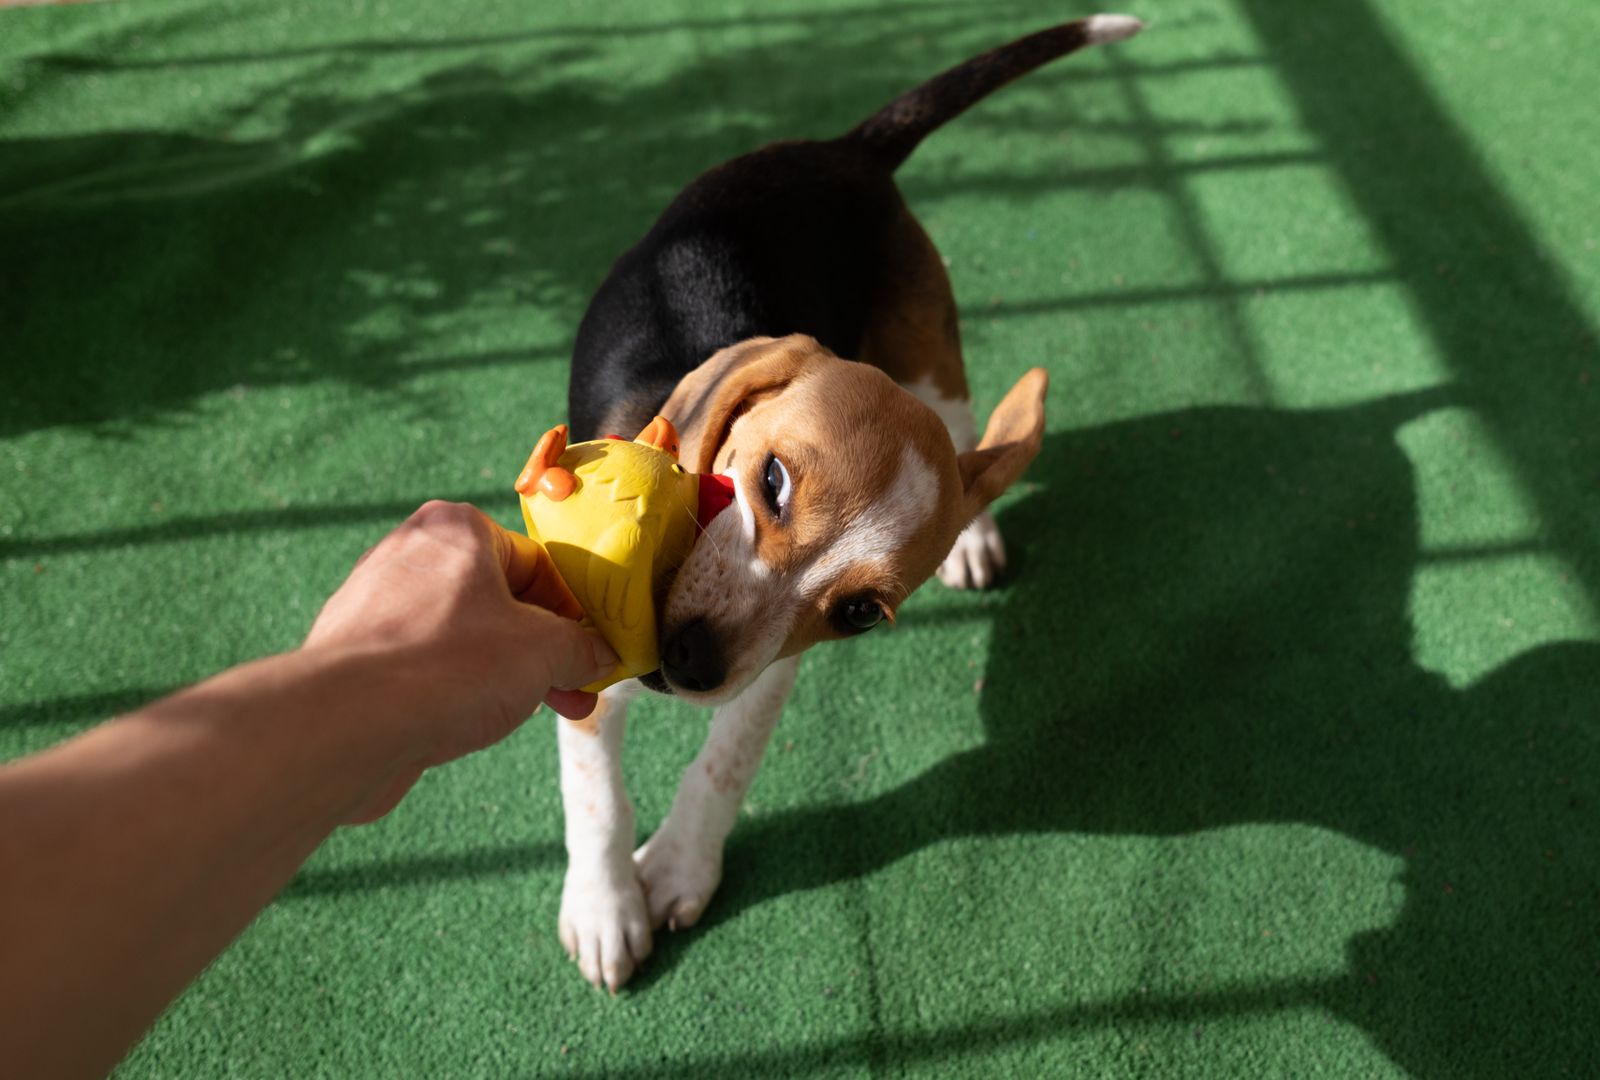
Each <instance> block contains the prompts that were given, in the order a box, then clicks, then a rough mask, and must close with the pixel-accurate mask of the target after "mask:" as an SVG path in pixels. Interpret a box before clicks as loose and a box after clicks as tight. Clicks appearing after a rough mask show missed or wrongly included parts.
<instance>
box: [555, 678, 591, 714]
mask: <svg viewBox="0 0 1600 1080" xmlns="http://www.w3.org/2000/svg"><path fill="white" fill-rule="evenodd" d="M598 677H599V676H596V678H598ZM599 700H600V695H599V694H587V693H584V692H583V691H582V690H551V691H550V692H549V693H548V694H546V695H545V696H544V703H545V704H546V705H548V706H550V707H551V708H552V709H554V710H555V711H556V712H558V713H560V714H561V715H562V716H564V717H566V718H567V719H568V720H582V719H583V718H584V717H586V716H588V715H589V714H590V713H592V712H594V706H595V702H597V701H599Z"/></svg>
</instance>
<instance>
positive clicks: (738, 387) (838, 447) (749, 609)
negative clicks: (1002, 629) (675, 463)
mask: <svg viewBox="0 0 1600 1080" xmlns="http://www.w3.org/2000/svg"><path fill="white" fill-rule="evenodd" d="M1046 384H1047V378H1046V375H1045V373H1044V372H1043V371H1042V370H1039V369H1034V370H1033V371H1030V372H1029V373H1028V374H1027V375H1025V376H1023V378H1022V379H1021V381H1019V382H1018V383H1017V385H1016V386H1015V387H1013V388H1012V390H1011V391H1010V393H1008V394H1007V395H1006V397H1005V400H1004V401H1002V402H1001V403H1000V405H999V407H998V408H996V409H995V412H994V415H993V416H992V417H991V418H990V421H989V425H988V429H987V431H986V432H985V435H984V438H983V441H982V442H981V443H980V444H979V446H978V449H976V450H974V451H972V452H971V453H965V454H957V453H956V450H955V447H954V446H953V445H952V444H951V441H950V436H949V434H948V432H947V431H946V429H945V427H944V424H943V423H942V422H941V421H940V419H939V418H938V416H937V415H935V414H934V412H933V410H931V409H929V408H928V407H927V406H926V405H924V404H922V402H920V401H918V400H917V399H916V398H915V397H913V396H912V395H911V394H909V393H908V392H906V391H905V390H903V389H901V388H900V387H899V386H897V385H896V384H895V383H894V382H893V381H892V380H891V379H890V378H889V377H888V376H887V375H885V374H884V373H883V372H881V371H879V370H878V369H876V368H873V367H870V366H868V365H866V364H858V363H852V362H850V361H846V360H841V359H839V358H838V357H837V356H835V355H833V353H831V352H829V351H828V350H827V349H825V348H823V347H822V346H821V345H819V344H818V343H817V342H816V341H815V340H814V339H812V338H809V337H805V336H802V335H793V336H790V337H786V338H781V339H773V338H752V339H750V340H748V341H744V342H740V343H739V344H737V345H734V346H731V347H729V348H726V349H723V350H722V351H721V352H719V353H717V354H716V355H715V356H713V357H712V358H711V359H709V360H707V361H706V362H705V363H704V364H702V365H700V367H698V368H696V369H695V370H694V371H693V372H691V373H690V374H689V375H688V376H686V377H685V378H684V380H683V381H682V382H681V383H679V384H678V387H677V389H676V390H675V391H674V392H673V394H672V396H671V398H670V399H669V400H668V401H667V404H666V405H665V406H664V407H663V408H662V410H661V411H662V415H664V416H666V417H667V419H669V420H671V421H672V422H673V423H674V424H675V425H677V427H678V430H679V432H680V434H681V435H682V444H683V462H684V464H685V466H687V467H688V468H690V469H692V470H695V471H698V472H717V473H723V474H725V475H727V476H729V477H731V478H732V480H733V482H734V490H735V497H734V503H733V505H732V506H731V507H729V509H728V510H726V511H724V512H723V513H722V514H720V515H718V516H717V517H716V518H715V519H713V520H712V522H711V524H710V526H709V527H708V528H707V530H706V533H705V535H704V536H702V537H701V538H700V540H699V542H698V543H696V545H695V547H694V549H693V551H692V552H691V553H690V555H689V558H688V560H687V561H686V562H685V563H684V564H683V566H682V568H681V569H680V570H679V571H678V575H677V578H676V579H675V580H674V582H673V584H672V587H671V590H670V591H669V593H668V596H667V600H666V604H665V607H664V611H663V618H662V628H661V642H662V645H661V655H662V667H661V673H660V674H659V675H657V676H650V677H647V678H646V680H645V684H646V685H647V686H649V687H650V688H652V689H655V690H671V691H673V692H675V693H678V694H681V695H683V696H684V697H686V698H688V699H689V700H691V701H695V702H697V703H700V704H716V703H718V702H721V701H725V700H727V699H729V698H731V697H733V696H734V695H735V694H737V693H738V692H739V691H740V690H742V689H743V688H744V687H746V686H748V685H749V683H750V682H751V680H753V679H754V678H755V677H756V676H757V675H758V674H760V672H761V671H762V670H763V669H764V668H765V667H766V666H767V665H768V664H770V663H771V662H772V661H773V660H775V659H777V658H778V657H781V656H791V655H793V654H795V653H798V652H800V651H802V650H804V649H807V648H809V647H810V646H812V645H814V644H815V643H817V642H819V641H825V640H828V639H830V638H843V637H850V636H853V635H855V634H859V633H863V632H865V631H867V630H870V629H872V627H874V626H875V625H877V624H878V623H880V622H892V621H893V620H894V616H895V610H896V608H897V607H898V606H899V605H900V602H901V601H902V600H904V599H905V598H906V597H907V596H908V595H909V594H910V593H911V591H912V590H913V589H915V588H916V587H917V586H918V585H920V584H921V583H922V582H923V581H924V580H926V579H927V577H928V576H929V575H930V574H932V573H933V571H934V570H935V568H937V567H938V565H939V563H940V561H941V560H942V559H943V558H944V556H945V554H946V553H947V552H948V551H949V550H950V547H951V545H952V544H953V543H954V542H955V538H956V535H957V534H958V533H959V532H960V531H961V529H962V528H963V526H965V525H966V523H967V522H968V521H970V520H971V519H972V518H973V516H974V515H976V514H977V513H978V511H980V510H982V509H983V508H984V507H985V506H987V505H988V504H989V502H990V500H992V499H993V498H994V497H995V496H996V495H998V494H999V493H1000V492H1002V491H1004V490H1005V488H1006V487H1007V486H1008V485H1009V484H1011V482H1012V481H1013V480H1015V479H1016V478H1017V477H1018V476H1020V475H1021V473H1022V471H1023V469H1024V468H1026V466H1027V464H1028V462H1029V461H1031V460H1032V459H1033V457H1034V455H1035V454H1037V453H1038V450H1039V443H1040V439H1041V437H1042V435H1043V430H1044V392H1045V387H1046Z"/></svg>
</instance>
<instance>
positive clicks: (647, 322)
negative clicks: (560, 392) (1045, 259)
mask: <svg viewBox="0 0 1600 1080" xmlns="http://www.w3.org/2000/svg"><path fill="white" fill-rule="evenodd" d="M902 205H903V203H902V201H901V198H900V193H899V191H898V190H897V189H896V187H895V184H894V179H893V176H892V174H891V173H890V171H889V170H888V169H886V168H884V167H883V165H882V164H881V163H880V162H878V161H876V160H874V159H873V158H872V157H871V155H869V154H868V153H866V152H865V151H864V150H863V149H862V148H861V147H860V146H859V145H855V144H852V143H848V142H845V141H843V140H834V141H831V142H784V143H774V144H773V145H771V146H766V147H763V148H762V149H760V150H757V151H755V152H754V153H751V154H746V155H745V156H743V157H739V158H735V159H734V160H732V161H730V162H727V163H726V164H724V165H720V166H718V167H717V168H714V169H712V170H711V171H710V172H707V173H705V174H703V175H702V176H700V177H699V178H698V179H696V180H695V181H694V182H693V183H691V184H690V185H689V186H688V187H687V188H685V189H684V190H683V191H682V192H681V193H680V194H679V195H678V197H677V198H676V199H675V200H673V202H672V204H671V205H670V206H668V207H667V209H666V212H665V213H663V214H662V216H661V218H660V220H658V221H657V222H656V223H655V225H654V226H653V227H652V228H651V229H650V231H649V232H648V233H646V234H645V236H644V238H643V239H642V240H640V241H639V243H638V244H636V245H634V247H633V248H631V249H630V250H629V251H628V252H627V253H626V254H624V255H623V256H622V258H620V259H618V260H617V263H616V266H615V267H613V268H612V271H611V275H610V276H609V277H608V278H607V279H606V281H605V283H604V284H603V285H601V287H600V291H599V292H598V293H596V294H595V297H594V299H593V300H592V301H591V302H590V304H589V310H588V311H587V312H586V313H585V314H584V317H583V322H582V323H581V324H580V325H579V327H578V338H577V343H576V345H575V347H574V351H573V360H572V382H571V386H570V388H569V392H568V410H569V412H568V417H569V421H570V424H571V428H572V434H573V437H574V438H575V439H589V438H594V437H595V436H597V435H601V434H610V433H609V432H601V431H599V430H598V425H599V424H600V423H601V418H602V416H604V415H606V414H608V413H610V414H611V415H612V416H613V417H620V419H616V420H615V421H614V422H615V423H616V424H617V425H618V426H620V427H628V428H630V429H631V428H632V427H635V426H639V427H642V426H643V424H644V423H645V422H647V421H648V420H649V418H650V416H651V415H652V414H653V413H654V412H655V411H656V410H657V409H658V408H659V407H660V406H661V403H662V402H664V401H666V399H667V396H668V395H669V394H670V393H671V392H672V388H673V387H674V386H675V385H677V383H678V381H679V380H680V379H682V378H683V376H684V375H686V374H687V373H688V372H689V371H691V370H693V369H694V368H695V367H696V366H697V365H699V364H700V363H701V362H702V361H704V360H705V359H706V358H707V357H709V356H710V355H711V354H712V353H714V352H716V351H717V350H718V349H721V348H723V347H724V346H727V345H732V344H733V343H735V342H737V341H742V340H744V339H745V338H749V337H755V336H758V335H766V336H771V337H782V336H783V335H785V334H790V333H804V334H810V335H811V336H812V337H814V338H816V339H817V340H818V341H820V342H821V343H822V344H823V345H825V346H827V347H828V348H829V349H831V350H832V351H833V352H835V353H837V354H838V355H840V356H846V357H848V356H852V355H855V353H856V351H857V347H858V346H859V344H860V342H861V337H862V334H863V332H864V330H865V327H866V321H867V313H868V312H869V311H870V310H871V309H872V302H873V295H874V293H875V291H876V289H877V279H878V278H879V276H880V275H881V274H882V273H884V271H885V263H886V259H885V248H886V244H887V238H888V231H889V227H890V224H891V223H892V222H893V221H894V219H895V216H896V213H897V211H898V210H899V208H900V207H901V206H902ZM618 406H621V407H622V411H621V412H613V411H612V410H614V409H616V408H617V407H618ZM616 434H624V435H632V434H633V431H632V430H628V431H619V432H616Z"/></svg>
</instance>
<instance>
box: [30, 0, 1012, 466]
mask: <svg viewBox="0 0 1600 1080" xmlns="http://www.w3.org/2000/svg"><path fill="white" fill-rule="evenodd" d="M914 10H915V11H919V12H922V16H923V18H924V19H926V20H927V27H925V28H926V29H931V28H933V27H942V28H943V29H944V30H945V31H947V32H948V33H949V34H950V35H952V36H956V35H961V34H967V35H970V34H972V33H973V32H974V31H975V30H981V29H982V28H983V27H984V26H985V24H986V23H987V22H988V20H989V18H991V17H992V13H991V12H990V10H989V9H988V8H986V7H985V6H984V5H981V4H975V3H955V2H951V3H940V2H931V3H928V4H926V5H900V6H897V7H893V8H889V9H884V10H874V9H868V8H860V9H851V10H848V11H845V12H842V13H840V15H839V16H838V17H837V18H835V19H832V20H830V31H829V34H828V35H826V36H825V37H823V38H821V39H816V40H815V41H813V39H812V37H811V36H810V35H809V34H808V33H807V32H806V29H807V26H808V25H809V24H808V22H807V21H806V20H805V19H801V18H798V17H788V16H786V17H783V18H773V17H768V16H762V15H758V14H757V15H751V16H749V17H748V18H743V17H735V18H729V19H726V20H719V21H716V22H715V26H714V28H716V29H720V30H723V31H728V30H737V29H740V28H743V27H746V26H747V25H748V26H755V27H767V28H768V29H769V31H771V32H791V33H792V34H793V35H794V36H795V37H796V39H797V40H798V39H804V40H806V41H807V42H808V45H807V48H808V59H807V64H808V66H810V67H813V68H821V69H824V70H828V71H829V72H830V75H829V78H828V80H826V81H825V82H819V81H817V80H803V81H802V82H801V84H800V85H799V86H797V87H796V88H793V89H785V90H783V91H781V92H780V91H777V90H771V89H766V90H764V91H763V92H761V93H757V94H745V93H741V94H740V95H739V99H740V100H739V106H738V108H737V109H733V110H730V109H728V108H727V107H726V106H727V101H728V95H727V94H726V88H727V87H730V86H732V87H741V88H747V87H763V88H770V87H771V80H770V77H769V76H770V71H771V65H772V49H773V47H774V46H773V45H772V43H771V42H759V43H755V44H744V45H742V46H741V47H733V48H726V49H724V50H723V51H721V52H719V53H718V54H717V55H716V56H715V57H713V58H712V59H711V60H709V61H707V62H706V63H704V64H693V65H688V66H683V67H678V68H675V69H672V70H670V71H669V72H667V73H666V74H664V75H662V76H661V77H659V78H656V79H654V80H651V79H649V78H639V79H637V80H632V81H630V82H628V83H627V84H626V85H619V84H617V83H615V82H613V81H608V80H604V79H602V78H600V77H599V76H595V75H591V74H585V73H583V72H584V69H583V67H582V63H583V62H584V61H589V60H593V59H595V58H596V57H599V56H601V54H602V52H603V50H604V49H606V48H607V47H608V43H610V42H611V40H612V39H613V38H614V37H615V36H616V35H615V32H614V31H613V30H612V29H611V28H608V27H599V26H593V27H572V28H566V29H563V30H562V31H561V32H560V33H559V34H549V35H546V34H542V33H530V34H528V35H511V36H510V37H508V38H507V39H506V40H505V41H504V42H499V44H503V45H505V46H506V47H507V49H508V50H511V46H512V45H516V46H517V47H516V48H515V49H514V50H511V51H508V52H506V53H504V54H496V53H495V51H494V49H495V46H496V44H497V42H496V41H484V42H478V43H476V46H475V47H478V48H480V49H481V52H480V53H479V54H478V55H476V56H475V58H474V59H473V60H471V61H470V62H467V63H463V64H460V65H457V66H453V67H449V68H445V69H442V70H434V71H433V72H432V73H430V74H427V75H425V76H423V77H421V78H419V79H417V80H416V81H415V82H413V83H411V84H410V85H407V86H404V87H403V88H401V89H397V90H394V91H392V92H389V93H385V94H382V95H363V94H361V93H359V92H355V91H351V92H340V91H339V90H338V89H330V88H337V87H340V86H341V85H345V84H350V85H359V83H360V80H359V79H357V78H355V77H354V76H355V75H357V74H360V73H361V71H362V70H363V67H364V65H367V64H370V63H374V62H376V58H381V56H382V55H383V54H385V53H387V52H391V51H394V50H397V49H401V48H403V47H405V45H406V44H407V43H405V42H350V43H347V44H346V45H340V46H337V47H329V49H328V50H326V53H327V55H326V57H323V56H322V54H321V52H319V53H318V54H317V56H316V57H314V58H313V60H314V62H317V63H320V64H321V67H320V68H319V69H318V70H315V71H313V72H311V73H309V74H308V73H307V72H304V71H301V72H297V73H296V76H295V78H294V79H292V80H286V81H284V82H283V83H281V84H280V85H277V86H274V87H272V88H271V89H269V90H265V91H262V92H260V93H259V94H258V95H257V97H256V99H255V100H253V101H252V102H250V103H249V104H248V105H247V106H242V107H239V108H235V109H232V110H227V111H222V112H219V113H218V114H217V115H215V116H212V117H209V118H208V119H207V120H206V121H205V123H206V124H207V130H206V132H205V133H203V134H196V133H194V132H190V131H113V132H104V133H97V134H93V135H83V136H66V137H30V138H13V139H10V140H7V141H3V142H0V192H3V193H4V194H3V195H0V246H3V247H4V248H5V250H6V252H7V258H6V266H7V269H8V270H10V271H12V272H9V273H7V274H6V279H5V283H4V287H3V288H0V324H3V325H5V326H6V327H7V353H8V360H9V365H8V367H9V370H8V391H9V392H8V393H7V394H6V395H4V397H3V398H0V438H3V437H7V436H11V435H15V434H18V433H21V432H26V431H30V430H33V429H36V428H40V427H48V426H54V425H81V426H85V427H87V428H89V429H90V430H92V431H95V432H97V433H101V434H106V435H111V436H115V435H118V434H120V433H122V432H124V431H126V430H128V429H129V427H130V426H132V427H140V426H147V425H151V424H163V423H165V424H181V423H184V422H186V419H187V417H188V415H189V413H190V411H191V410H192V409H193V407H194V402H195V399H196V398H199V397H201V396H203V395H207V394H212V393H215V392H218V391H222V390H234V389H237V390H240V391H243V390H247V389H249V388H254V387H260V386H274V385H293V384H301V383H307V382H313V381H321V380H340V381H345V382H348V383H351V384H355V385H359V386H363V387H366V388H369V389H371V390H372V391H373V392H374V395H375V400H374V407H375V408H384V409H388V410H391V411H393V412H395V413H397V414H399V415H400V416H401V418H403V417H404V416H405V415H406V414H407V412H408V411H410V412H411V413H413V414H420V413H422V412H424V411H428V410H432V409H436V408H437V407H438V401H437V400H436V397H435V396H433V395H430V394H429V393H428V392H427V391H425V390H423V389H421V388H419V386H418V385H417V382H418V380H417V376H419V375H422V374H427V373H431V372H435V371H439V370H442V369H450V368H455V367H467V366H472V365H480V366H482V365H510V366H516V365H523V364H528V363H533V362H539V363H556V362H559V361H560V360H562V359H563V358H564V357H565V356H566V354H567V352H568V349H569V344H570V332H565V333H564V334H563V337H562V339H561V340H553V341H540V342H528V343H526V344H525V345H523V346H521V347H514V348H492V349H490V348H486V349H484V350H482V351H478V352H474V353H473V354H472V355H470V356H455V355H452V354H453V353H454V352H455V351H457V350H458V349H459V346H458V345H457V344H455V342H456V341H457V340H458V338H457V336H456V335H457V334H458V328H459V325H460V320H461V319H463V318H472V317H474V315H475V314H476V317H477V318H479V319H483V320H486V321H489V320H493V319H495V318H497V317H500V318H503V312H504V311H506V310H507V309H514V308H519V307H528V308H537V309H542V310H545V311H549V312H551V313H552V315H553V319H554V321H556V322H558V323H559V324H560V325H562V326H569V327H575V326H576V324H577V321H578V317H579V316H580V315H581V313H582V310H583V307H584V304H585V303H586V302H587V299H588V297H589V295H590V294H591V293H592V291H593V289H594V288H595V286H596V285H598V283H599V282H600V280H601V278H602V277H603V276H604V273H605V271H606V270H607V268H608V267H609V265H610V263H611V261H612V260H613V259H614V258H615V257H616V255H617V254H618V253H619V252H620V251H622V250H624V249H625V248H626V247H627V246H628V245H629V244H631V243H632V242H633V240H635V239H636V238H637V237H638V236H639V235H640V234H641V233H642V232H643V231H644V229H645V227H646V226H647V225H648V223H649V222H650V221H651V220H652V219H653V217H654V216H655V215H656V214H657V213H659V211H660V210H661V208H662V207H663V206H665V204H666V203H667V202H668V201H669V200H670V198H671V197H672V195H674V194H675V193H676V192H677V190H678V189H679V188H680V187H681V186H682V185H683V184H684V183H686V182H687V181H688V180H689V179H690V178H692V177H693V176H695V175H696V174H698V173H699V172H701V171H702V170H704V169H705V168H707V167H709V166H711V165H713V164H715V163H716V162H718V161H721V160H724V159H726V158H728V157H730V156H733V155H734V154H737V153H740V152H743V151H745V150H748V149H749V148H751V147H752V146H755V145H757V144H759V143H761V142H765V141H768V140H769V139H770V138H772V137H774V136H775V135H777V134H782V135H804V134H809V135H821V136H826V135H831V134H835V133H836V132H838V131H841V130H844V129H845V128H847V127H848V126H849V125H851V124H853V123H855V122H856V121H857V120H859V119H860V115H859V114H861V113H862V112H864V111H865V110H866V109H869V108H871V107H872V106H874V105H876V104H878V103H880V102H881V101H882V100H887V98H888V97H889V96H892V93H895V92H898V91H899V90H901V89H903V88H904V87H905V86H906V85H910V84H911V83H912V82H914V81H916V80H917V79H919V78H922V77H925V76H926V75H928V74H929V73H930V71H931V70H934V69H936V67H937V66H938V64H939V63H940V59H938V58H935V57H941V56H942V50H941V52H940V53H936V54H934V56H933V57H930V54H929V52H928V50H927V49H926V47H925V45H926V42H925V40H923V39H920V38H917V39H914V38H913V37H912V36H911V35H908V34H906V33H905V32H904V30H903V27H902V26H901V25H900V24H899V23H898V22H897V18H899V17H902V16H904V15H905V14H906V13H907V12H910V11H914ZM694 28H697V29H702V30H709V29H712V28H713V25H712V24H711V23H710V22H706V21H700V22H696V23H695V24H694ZM673 29H680V27H676V26H675V25H672V24H663V25H662V27H661V28H660V32H662V33H665V32H667V31H669V30H673ZM129 32H130V33H131V31H129ZM468 55H473V54H472V53H471V52H469V53H468ZM49 59H50V58H49V57H43V58H34V62H35V65H36V67H37V68H38V71H39V74H38V75H37V76H36V81H47V80H49V79H51V78H56V79H70V78H74V77H84V76H79V75H78V74H77V73H78V72H79V71H81V70H85V69H91V70H90V74H89V76H88V77H94V78H113V79H114V78H117V77H119V75H120V73H121V72H123V71H124V70H125V69H127V68H128V63H129V62H128V61H125V60H119V59H118V58H116V57H114V56H113V57H107V58H104V59H103V60H99V59H96V58H95V57H94V56H90V55H79V54H76V53H75V54H72V56H71V57H69V58H68V59H67V61H63V60H62V58H61V57H56V58H55V60H56V61H58V62H52V63H45V62H44V61H46V60H49ZM200 59H201V60H207V58H206V57H201V58H200ZM225 59H228V58H225ZM247 59H248V58H245V57H233V58H231V59H228V62H230V63H231V62H245V61H246V60H247ZM263 59H274V57H271V56H266V57H263ZM869 59H870V61H871V62H870V63H869V62H867V61H868V60H869ZM207 62H209V61H207ZM35 88H36V87H35ZM707 109H716V110H718V115H717V122H716V123H707V122H706V119H705V117H706V111H707ZM263 129H269V130H271V131H272V134H270V135H261V134H242V133H245V132H251V133H258V132H260V131H262V130H263ZM24 271H25V272H24Z"/></svg>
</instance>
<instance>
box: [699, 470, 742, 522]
mask: <svg viewBox="0 0 1600 1080" xmlns="http://www.w3.org/2000/svg"><path fill="white" fill-rule="evenodd" d="M731 502H733V477H731V476H722V475H719V474H717V473H701V474H700V507H699V511H698V512H697V513H696V514H695V520H696V521H697V522H698V523H699V525H700V531H701V532H704V531H705V528H706V526H707V525H709V524H711V519H712V518H714V517H716V516H717V515H718V514H720V513H722V511H724V510H726V509H727V508H728V504H729V503H731Z"/></svg>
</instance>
